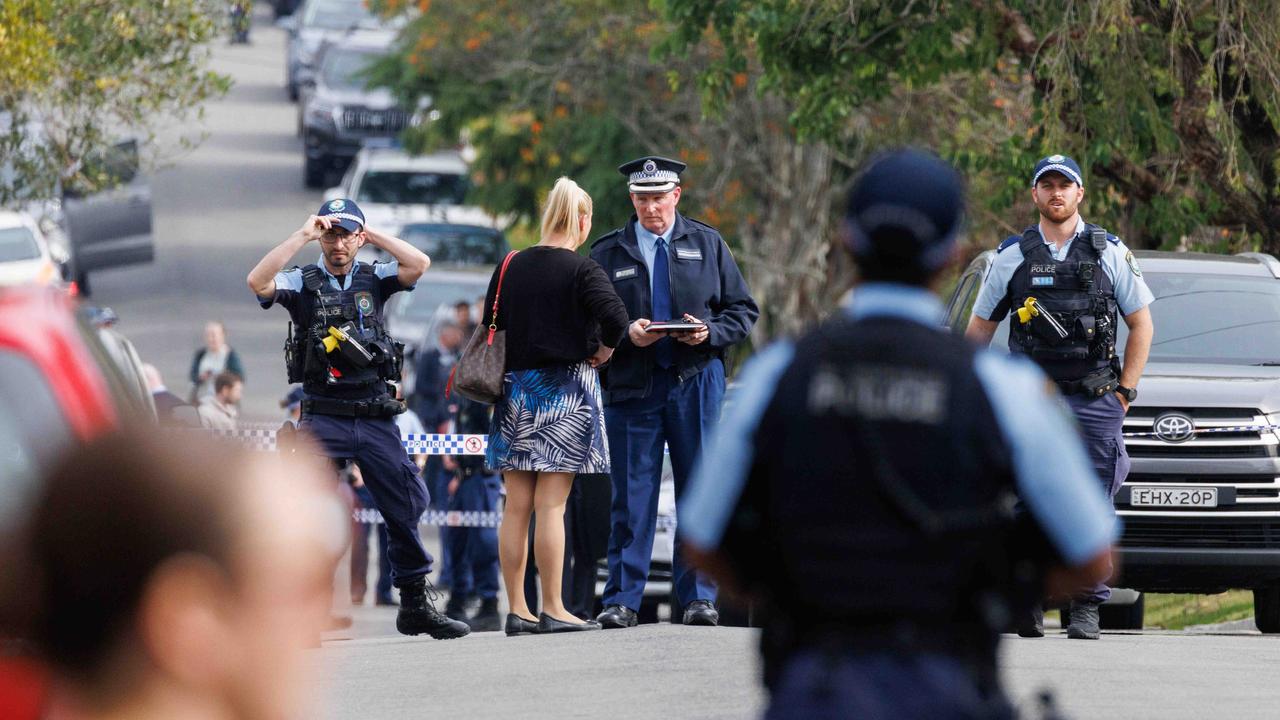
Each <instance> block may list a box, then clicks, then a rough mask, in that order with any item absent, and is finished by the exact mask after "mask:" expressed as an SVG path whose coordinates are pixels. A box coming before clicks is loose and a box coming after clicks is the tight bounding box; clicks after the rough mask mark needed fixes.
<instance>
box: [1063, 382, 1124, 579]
mask: <svg viewBox="0 0 1280 720" xmlns="http://www.w3.org/2000/svg"><path fill="white" fill-rule="evenodd" d="M1066 400H1067V405H1069V406H1070V407H1071V412H1072V413H1074V414H1075V416H1076V421H1077V424H1078V425H1079V426H1080V437H1081V439H1082V440H1084V446H1085V449H1086V450H1088V452H1089V460H1090V462H1092V463H1093V468H1094V470H1096V471H1097V473H1098V481H1099V482H1100V483H1102V491H1103V492H1105V493H1106V494H1107V497H1109V498H1112V499H1114V498H1115V496H1116V493H1118V492H1120V486H1121V485H1123V484H1124V480H1125V478H1126V477H1128V476H1129V453H1128V452H1126V451H1125V448H1124V406H1123V405H1121V404H1120V398H1118V397H1116V394H1115V393H1107V394H1106V395H1105V396H1103V397H1100V398H1090V397H1085V396H1084V395H1068V396H1067V398H1066ZM1109 597H1111V588H1110V587H1108V586H1107V584H1106V583H1098V585H1097V586H1096V587H1094V588H1093V590H1092V591H1090V592H1088V593H1085V594H1084V595H1083V596H1081V597H1079V598H1077V599H1078V600H1085V601H1088V602H1095V603H1101V602H1106V600H1107V598H1109Z"/></svg>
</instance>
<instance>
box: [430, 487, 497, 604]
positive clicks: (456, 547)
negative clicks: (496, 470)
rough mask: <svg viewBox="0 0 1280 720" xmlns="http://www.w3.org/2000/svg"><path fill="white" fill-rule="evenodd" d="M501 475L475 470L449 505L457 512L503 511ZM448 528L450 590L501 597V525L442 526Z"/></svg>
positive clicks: (459, 592) (459, 488) (466, 595)
mask: <svg viewBox="0 0 1280 720" xmlns="http://www.w3.org/2000/svg"><path fill="white" fill-rule="evenodd" d="M501 498H502V478H500V477H499V476H497V475H487V474H476V475H472V476H471V477H469V478H464V479H463V480H462V481H461V482H459V483H458V490H457V492H455V493H454V494H453V497H451V498H449V509H450V510H456V511H458V512H464V513H465V512H482V513H500V512H502V508H501V506H500V503H501ZM440 529H441V530H448V531H449V542H448V543H447V544H446V545H445V552H446V553H447V555H446V557H447V558H448V560H449V567H450V568H452V571H451V573H450V577H449V583H450V584H449V591H450V592H451V593H453V594H455V595H458V596H460V597H468V596H470V595H472V594H475V595H479V596H480V598H481V599H484V600H491V599H493V598H496V597H498V529H497V528H493V527H443V528H440Z"/></svg>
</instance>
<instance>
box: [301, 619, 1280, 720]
mask: <svg viewBox="0 0 1280 720" xmlns="http://www.w3.org/2000/svg"><path fill="white" fill-rule="evenodd" d="M355 615H356V623H355V625H354V626H353V627H352V628H351V630H349V631H346V632H344V633H341V634H337V633H335V634H333V635H331V636H330V637H331V638H339V637H342V638H349V639H330V640H328V641H326V642H325V643H324V646H323V647H322V649H321V650H319V651H318V652H317V653H316V655H317V660H318V662H319V663H320V665H321V672H322V673H323V681H322V682H318V683H317V689H318V691H319V695H318V698H317V699H318V701H319V702H320V703H321V704H322V706H323V707H322V709H321V710H320V711H319V712H318V713H317V714H318V715H319V716H321V717H325V718H332V719H334V720H339V719H342V720H346V719H349V718H391V717H412V716H420V717H427V716H432V717H465V718H477V719H478V718H516V717H518V718H548V719H551V718H599V717H609V718H613V719H615V720H626V719H628V718H636V719H640V718H654V717H671V718H748V717H754V716H758V715H759V713H760V711H761V709H762V708H763V706H764V703H765V701H766V698H765V695H764V694H763V692H762V691H761V689H760V687H759V684H758V682H757V673H758V663H757V660H756V643H757V635H756V631H754V630H748V629H740V628H714V629H709V628H685V627H681V626H675V625H668V624H661V625H642V626H640V627H638V628H635V629H633V630H622V631H601V632H593V633H584V634H581V635H574V636H550V637H517V638H507V637H504V636H503V635H502V634H500V633H476V634H472V635H471V636H469V637H466V638H463V639H461V640H451V641H447V642H439V641H432V640H424V639H417V638H401V637H396V636H395V635H394V629H393V622H394V617H395V615H394V611H392V610H388V609H385V608H357V609H356V613H355ZM1249 626H1251V623H1249V622H1244V623H1234V624H1232V625H1231V626H1229V627H1227V628H1225V629H1224V628H1205V629H1199V630H1189V631H1186V632H1162V631H1156V630H1147V631H1144V632H1141V633H1138V632H1132V633H1104V634H1103V637H1102V639H1101V640H1099V641H1096V642H1090V641H1081V640H1068V639H1067V637H1066V635H1064V634H1062V633H1060V632H1058V631H1056V630H1050V631H1049V634H1048V635H1047V636H1046V637H1044V638H1042V639H1034V640H1030V639H1023V638H1018V637H1016V636H1012V635H1008V636H1005V638H1004V642H1003V643H1002V645H1001V663H1000V664H1001V668H1002V672H1003V676H1004V679H1005V683H1006V689H1007V692H1008V694H1009V696H1010V697H1011V698H1013V699H1014V701H1015V702H1016V704H1017V705H1018V707H1019V709H1020V710H1022V711H1023V713H1024V717H1027V718H1040V717H1041V714H1040V707H1041V705H1040V696H1041V694H1042V693H1044V692H1046V691H1047V692H1048V693H1050V694H1051V695H1052V697H1053V702H1054V706H1055V707H1056V709H1057V711H1058V712H1059V713H1061V715H1062V716H1063V717H1066V718H1086V719H1091V720H1096V719H1097V718H1111V717H1114V718H1134V719H1141V718H1161V719H1163V720H1175V719H1178V718H1188V719H1202V718H1205V717H1224V718H1225V717H1229V718H1233V719H1244V718H1274V717H1276V715H1277V710H1276V708H1277V707H1278V704H1277V703H1278V701H1280V687H1277V684H1276V682H1275V672H1276V670H1275V669H1276V668H1277V667H1280V639H1277V638H1272V637H1263V636H1262V635H1260V634H1258V633H1257V632H1256V631H1254V630H1250V629H1246V628H1248V627H1249Z"/></svg>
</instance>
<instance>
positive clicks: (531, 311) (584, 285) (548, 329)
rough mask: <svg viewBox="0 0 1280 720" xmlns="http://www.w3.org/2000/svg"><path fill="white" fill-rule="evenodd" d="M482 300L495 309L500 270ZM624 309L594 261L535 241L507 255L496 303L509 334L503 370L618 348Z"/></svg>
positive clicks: (500, 326)
mask: <svg viewBox="0 0 1280 720" xmlns="http://www.w3.org/2000/svg"><path fill="white" fill-rule="evenodd" d="M501 270H502V266H501V265H499V266H498V267H497V268H495V269H494V271H493V277H492V278H490V279H489V290H488V292H486V293H485V300H484V325H486V326H487V325H488V324H489V322H490V317H489V316H490V313H491V312H492V311H493V291H494V288H495V287H497V285H498V273H499V272H501ZM629 322H630V320H629V318H628V316H627V308H626V306H625V305H623V304H622V300H621V298H619V297H618V293H616V292H614V289H613V283H611V282H609V276H608V275H605V273H604V269H603V268H601V267H600V265H599V264H598V263H596V261H595V260H592V259H591V258H589V257H584V256H582V255H579V254H577V253H575V252H573V251H571V250H566V249H563V248H553V247H547V246H544V245H535V246H533V247H531V248H528V249H527V250H523V251H521V252H520V253H518V254H517V255H516V256H515V257H513V258H511V264H510V265H508V266H507V276H506V278H504V279H503V281H502V298H501V299H500V300H499V301H498V329H499V330H506V332H507V369H508V370H528V369H530V368H543V367H553V366H556V365H572V364H574V363H578V362H581V361H583V360H586V359H587V358H589V357H591V355H593V354H594V353H595V351H596V350H597V349H598V348H599V346H600V345H601V344H602V343H603V344H604V345H606V346H608V347H613V348H616V347H618V343H620V342H622V338H623V336H624V335H625V334H626V332H627V324H628V323H629Z"/></svg>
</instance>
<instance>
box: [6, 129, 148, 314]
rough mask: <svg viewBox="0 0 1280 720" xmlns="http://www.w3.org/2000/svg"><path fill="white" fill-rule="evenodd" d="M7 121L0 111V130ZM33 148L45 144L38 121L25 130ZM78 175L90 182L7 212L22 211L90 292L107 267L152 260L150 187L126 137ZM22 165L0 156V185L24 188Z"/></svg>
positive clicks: (92, 157)
mask: <svg viewBox="0 0 1280 720" xmlns="http://www.w3.org/2000/svg"><path fill="white" fill-rule="evenodd" d="M8 121H9V120H8V118H7V116H6V114H5V113H4V112H3V111H0V128H4V127H6V126H7V123H8ZM24 132H25V134H26V135H27V137H28V141H29V143H30V146H31V147H33V148H34V147H38V146H39V145H40V144H41V143H42V142H44V141H43V129H42V126H41V125H40V123H39V121H34V120H33V121H30V122H29V124H28V126H27V128H26V129H25V130H24ZM82 165H83V167H82V168H80V170H81V173H80V174H81V175H83V176H85V177H88V178H92V179H93V182H92V183H91V184H84V185H81V184H76V183H74V182H73V183H70V184H66V185H62V186H60V187H57V188H55V189H54V191H53V192H52V193H51V196H49V197H27V198H24V199H23V200H22V201H21V202H18V203H16V204H15V205H14V206H13V207H11V208H10V209H12V210H17V211H22V212H26V213H28V214H29V215H31V216H32V218H34V220H35V222H36V226H37V227H38V228H39V229H40V231H41V232H42V233H43V234H44V238H45V240H46V241H47V242H48V244H49V248H50V251H51V253H52V255H53V257H54V258H55V260H60V259H65V263H66V274H67V277H68V278H70V279H74V280H75V281H76V282H77V284H78V285H79V287H80V291H81V293H82V294H86V295H87V294H88V293H89V291H90V288H89V273H90V272H93V271H96V270H102V269H105V268H111V267H118V266H122V265H133V264H138V263H147V262H151V260H152V259H153V257H154V255H155V248H154V242H153V239H152V234H151V228H152V221H151V216H152V209H151V185H150V180H149V178H148V177H147V175H146V174H145V173H144V172H143V171H142V169H141V163H140V161H139V152H138V142H137V141H136V140H134V139H130V138H126V139H124V140H121V141H119V142H116V143H115V144H113V145H109V146H106V147H102V148H99V149H97V150H95V151H92V152H90V153H89V154H88V155H87V156H86V157H85V158H84V159H83V161H82ZM18 167H20V164H19V163H18V162H17V161H15V160H14V159H13V158H0V182H3V183H5V184H6V185H11V186H12V185H16V186H18V187H21V186H22V185H23V183H22V178H21V177H20V176H19V171H18V169H17V168H18Z"/></svg>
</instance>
